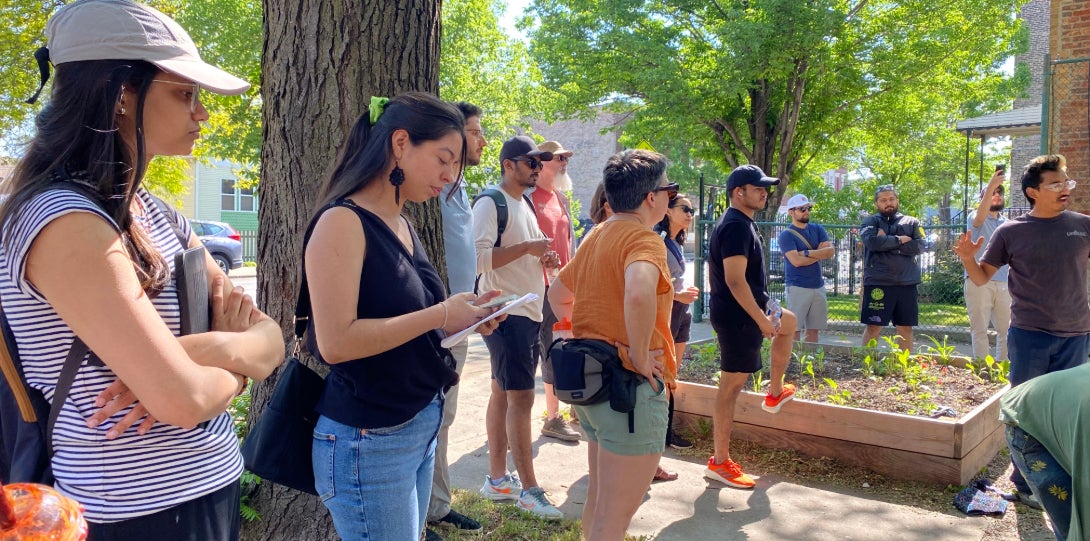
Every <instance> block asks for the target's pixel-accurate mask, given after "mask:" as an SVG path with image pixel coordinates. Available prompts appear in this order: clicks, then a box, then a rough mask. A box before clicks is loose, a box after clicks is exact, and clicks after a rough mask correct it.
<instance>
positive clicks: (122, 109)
mask: <svg viewBox="0 0 1090 541" xmlns="http://www.w3.org/2000/svg"><path fill="white" fill-rule="evenodd" d="M117 114H119V115H121V116H125V106H124V105H122V106H121V110H120V111H118V112H117Z"/></svg>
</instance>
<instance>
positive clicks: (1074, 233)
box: [1067, 231, 1086, 237]
mask: <svg viewBox="0 0 1090 541" xmlns="http://www.w3.org/2000/svg"><path fill="white" fill-rule="evenodd" d="M1067 236H1069V237H1085V236H1086V231H1068V232H1067Z"/></svg>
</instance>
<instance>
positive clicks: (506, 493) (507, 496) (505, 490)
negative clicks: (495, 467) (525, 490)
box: [481, 473, 522, 502]
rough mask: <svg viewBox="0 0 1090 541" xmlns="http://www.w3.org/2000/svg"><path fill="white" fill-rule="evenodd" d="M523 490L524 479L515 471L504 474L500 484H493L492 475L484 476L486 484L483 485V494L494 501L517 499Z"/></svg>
mask: <svg viewBox="0 0 1090 541" xmlns="http://www.w3.org/2000/svg"><path fill="white" fill-rule="evenodd" d="M521 492H522V481H519V478H518V476H516V475H515V474H513V473H508V474H506V475H504V476H503V480H501V481H500V484H498V485H494V484H492V477H490V476H488V475H486V476H484V485H482V486H481V496H484V497H485V498H488V499H490V500H492V501H494V502H496V501H503V500H517V499H518V498H519V494H520V493H521Z"/></svg>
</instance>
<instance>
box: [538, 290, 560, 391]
mask: <svg viewBox="0 0 1090 541" xmlns="http://www.w3.org/2000/svg"><path fill="white" fill-rule="evenodd" d="M548 295H549V288H548V286H546V287H545V302H544V303H542V305H541V332H540V333H539V335H540V338H541V348H540V352H539V354H538V362H540V363H541V381H544V382H545V383H548V384H549V385H552V384H553V383H555V382H556V379H555V378H554V377H553V362H552V361H551V360H549V348H550V347H552V345H553V323H556V314H554V313H553V307H552V306H551V305H550V304H549V296H548Z"/></svg>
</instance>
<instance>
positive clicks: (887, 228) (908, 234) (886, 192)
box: [859, 184, 924, 351]
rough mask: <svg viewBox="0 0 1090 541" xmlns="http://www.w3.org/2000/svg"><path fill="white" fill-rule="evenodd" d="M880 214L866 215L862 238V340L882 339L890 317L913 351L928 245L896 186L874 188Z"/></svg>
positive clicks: (903, 346)
mask: <svg viewBox="0 0 1090 541" xmlns="http://www.w3.org/2000/svg"><path fill="white" fill-rule="evenodd" d="M874 206H875V208H877V209H878V214H872V215H870V216H868V217H867V219H866V220H863V225H862V227H860V229H859V238H860V240H862V241H863V249H864V252H863V306H862V308H861V310H860V314H859V321H860V323H863V324H865V325H866V326H867V327H866V329H865V330H864V331H863V346H864V347H866V345H867V344H869V343H870V341H871V340H877V339H878V334H879V333H881V332H882V327H885V326H886V325H889V323H890V321H892V322H893V325H894V326H895V327H897V336H898V339H899V341H900V347H901V349H904V350H908V351H912V328H913V327H915V326H916V324H917V323H918V322H919V305H918V301H917V294H916V286H917V285H918V284H919V283H920V281H921V280H920V264H919V262H918V261H916V256H917V255H919V254H920V252H921V251H922V250H923V237H924V235H923V227H921V226H920V221H919V220H917V219H916V218H913V217H912V216H905V215H904V214H901V213H900V210H901V203H900V201H898V199H897V188H896V187H895V186H894V185H892V184H884V185H882V186H879V187H878V189H877V190H876V191H875V192H874Z"/></svg>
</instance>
